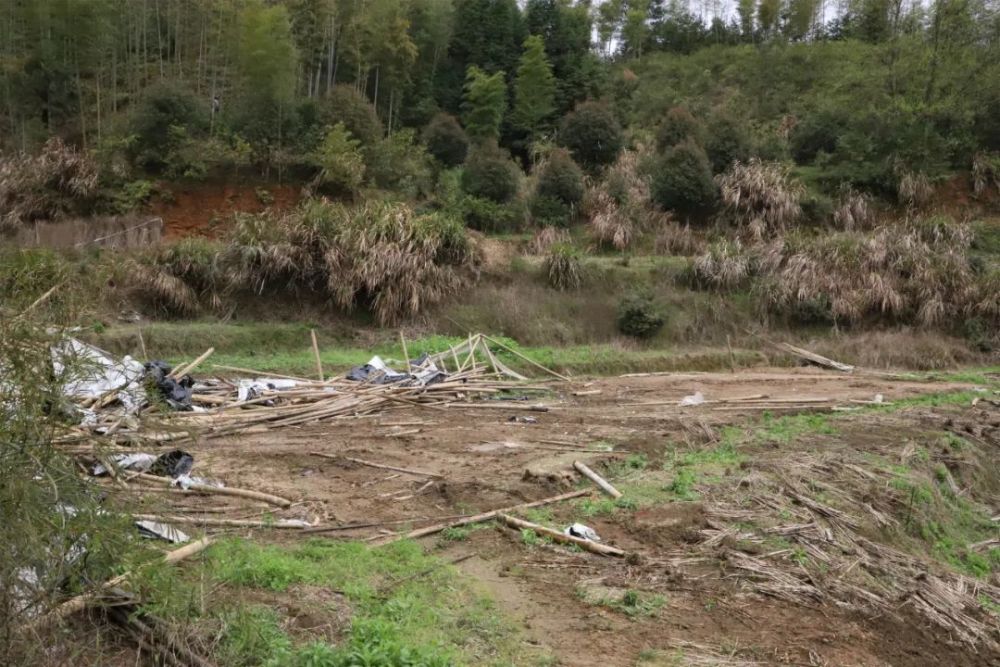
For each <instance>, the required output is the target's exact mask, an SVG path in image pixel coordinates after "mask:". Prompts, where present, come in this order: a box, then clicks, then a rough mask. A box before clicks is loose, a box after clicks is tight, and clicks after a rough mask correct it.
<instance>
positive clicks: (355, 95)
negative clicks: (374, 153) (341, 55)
mask: <svg viewBox="0 0 1000 667" xmlns="http://www.w3.org/2000/svg"><path fill="white" fill-rule="evenodd" d="M322 117H323V120H324V122H325V123H326V124H328V125H336V124H337V123H343V124H344V127H345V128H347V131H348V132H350V133H351V136H353V137H354V138H355V139H357V140H358V141H359V142H361V146H362V147H363V148H368V147H369V146H374V145H375V143H376V142H378V140H379V139H381V138H382V135H383V132H384V131H383V129H382V121H380V120H379V118H378V114H377V113H375V107H373V106H372V104H371V102H369V101H368V98H367V97H365V96H364V95H362V94H361V93H360V92H358V91H357V90H355V89H354V87H353V86H348V85H344V84H339V85H336V86H334V87H333V89H332V90H330V92H329V93H328V94H327V96H326V105H325V107H324V109H323V112H322Z"/></svg>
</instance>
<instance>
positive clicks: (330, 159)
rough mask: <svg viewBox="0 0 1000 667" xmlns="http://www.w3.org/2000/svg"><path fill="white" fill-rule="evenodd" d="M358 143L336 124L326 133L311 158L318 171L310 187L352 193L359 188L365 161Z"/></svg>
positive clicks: (329, 191)
mask: <svg viewBox="0 0 1000 667" xmlns="http://www.w3.org/2000/svg"><path fill="white" fill-rule="evenodd" d="M360 146H361V142H359V141H358V140H357V139H355V138H354V136H353V135H352V134H351V133H350V132H349V131H348V130H347V128H346V127H345V126H344V124H343V123H337V124H336V125H334V126H333V127H331V128H330V129H329V130H327V132H326V136H325V137H323V141H322V142H321V143H320V145H319V146H318V147H317V148H316V150H315V151H314V152H313V154H312V156H311V160H312V162H313V164H314V165H316V167H318V168H319V172H318V173H317V174H316V176H315V178H313V181H312V184H311V185H312V187H313V188H315V189H317V190H319V191H321V192H328V193H331V194H338V195H340V194H353V193H354V192H356V191H357V189H358V188H359V187H361V183H362V182H363V181H364V175H365V161H364V158H363V157H362V155H361V150H360Z"/></svg>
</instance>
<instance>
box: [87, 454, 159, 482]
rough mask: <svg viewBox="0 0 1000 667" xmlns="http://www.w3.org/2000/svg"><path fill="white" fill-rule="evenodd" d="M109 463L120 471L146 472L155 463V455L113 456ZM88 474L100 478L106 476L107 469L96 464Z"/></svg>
mask: <svg viewBox="0 0 1000 667" xmlns="http://www.w3.org/2000/svg"><path fill="white" fill-rule="evenodd" d="M111 461H112V462H113V463H114V465H115V467H116V468H118V469H120V470H132V471H135V472H146V471H147V470H149V469H150V467H151V466H152V465H153V462H154V461H156V455H155V454H143V453H141V452H136V453H135V454H113V455H112V456H111ZM90 474H92V475H93V476H94V477H100V476H101V475H106V474H108V468H107V466H105V465H104V464H103V463H97V464H95V465H94V467H93V468H91V470H90Z"/></svg>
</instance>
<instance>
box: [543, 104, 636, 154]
mask: <svg viewBox="0 0 1000 667" xmlns="http://www.w3.org/2000/svg"><path fill="white" fill-rule="evenodd" d="M558 138H559V143H560V145H562V146H565V147H566V148H568V149H569V150H570V152H571V153H572V154H573V158H574V159H575V160H576V161H577V162H578V163H580V164H582V165H584V166H585V167H587V168H588V169H596V168H600V167H603V166H605V165H608V164H611V163H612V162H614V161H615V158H616V157H618V152H619V151H621V149H622V145H623V143H624V137H623V135H622V128H621V125H620V124H619V123H618V119H617V118H615V115H614V114H613V113H612V112H611V109H610V108H609V107H608V105H607V104H605V103H603V102H584V103H582V104H579V105H577V107H576V109H574V110H573V112H572V113H570V114H569V115H567V116H566V117H565V118H564V119H563V122H562V125H561V127H560V128H559V137H558Z"/></svg>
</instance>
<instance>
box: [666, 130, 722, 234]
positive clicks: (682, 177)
mask: <svg viewBox="0 0 1000 667" xmlns="http://www.w3.org/2000/svg"><path fill="white" fill-rule="evenodd" d="M652 177H653V178H652V188H651V190H652V192H651V194H652V196H653V201H655V202H656V203H657V204H658V205H659V206H660V207H661V208H663V209H664V210H668V211H676V212H677V213H680V214H683V215H688V216H690V215H699V214H704V213H707V212H708V211H710V210H711V209H712V207H713V206H714V205H715V200H716V195H717V189H716V187H715V181H713V180H712V167H711V164H710V163H709V161H708V156H707V155H705V151H704V150H702V148H701V147H700V146H698V145H697V144H696V143H694V142H693V141H691V140H690V139H687V140H685V141H683V142H681V143H679V144H677V145H676V146H674V147H673V148H671V149H669V150H668V151H667V152H666V153H664V154H663V155H662V156H660V158H659V159H657V160H656V163H655V164H654V165H653V173H652Z"/></svg>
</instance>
